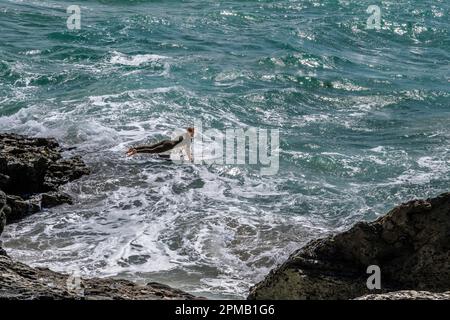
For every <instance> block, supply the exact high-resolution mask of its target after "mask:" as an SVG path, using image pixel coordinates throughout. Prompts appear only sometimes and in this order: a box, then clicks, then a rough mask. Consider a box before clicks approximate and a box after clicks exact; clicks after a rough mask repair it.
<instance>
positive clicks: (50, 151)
mask: <svg viewBox="0 0 450 320" xmlns="http://www.w3.org/2000/svg"><path fill="white" fill-rule="evenodd" d="M61 151H62V148H61V147H60V146H59V144H58V143H57V142H56V140H54V139H46V138H28V137H25V136H21V135H16V134H0V174H2V175H3V176H8V177H9V179H7V183H5V178H4V177H3V179H2V180H1V181H3V183H5V185H4V186H3V187H2V189H3V190H4V191H5V192H6V193H8V194H16V195H24V194H31V193H42V192H47V191H56V190H57V188H58V187H59V186H60V185H62V184H64V183H67V182H69V181H73V180H75V179H78V178H80V177H81V176H82V175H85V174H88V173H89V169H88V168H87V167H86V165H85V164H84V163H83V161H82V160H81V158H80V157H73V158H71V159H62V155H61Z"/></svg>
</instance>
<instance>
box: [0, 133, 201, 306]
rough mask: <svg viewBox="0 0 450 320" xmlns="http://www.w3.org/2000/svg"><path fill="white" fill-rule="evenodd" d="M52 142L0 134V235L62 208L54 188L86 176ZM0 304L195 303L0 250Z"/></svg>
mask: <svg viewBox="0 0 450 320" xmlns="http://www.w3.org/2000/svg"><path fill="white" fill-rule="evenodd" d="M63 151H64V149H63V148H62V147H61V146H60V145H59V144H58V142H57V141H56V140H55V139H48V138H28V137H25V136H21V135H16V134H0V235H1V233H2V232H3V229H4V226H5V225H6V224H10V223H14V222H16V221H18V220H21V219H23V218H25V217H28V216H30V215H32V214H36V215H35V216H34V217H36V218H38V212H39V211H40V210H42V209H45V208H51V207H54V206H57V205H60V204H63V203H69V204H71V203H72V199H71V197H70V196H69V195H67V194H65V193H63V192H61V191H60V190H59V187H60V186H61V185H63V184H65V183H67V182H70V181H73V180H76V179H78V178H80V177H82V176H83V175H87V174H89V169H88V168H87V166H86V165H85V164H84V162H83V161H82V159H81V158H80V157H78V156H76V157H72V158H68V159H65V158H63V156H62V152H63ZM0 299H87V300H92V299H198V298H197V297H195V296H193V295H191V294H188V293H186V292H183V291H181V290H177V289H174V288H171V287H168V286H165V285H162V284H159V283H149V284H147V285H138V284H135V283H133V282H131V281H126V280H120V279H113V278H91V279H85V278H83V279H81V278H78V277H73V276H71V275H67V274H62V273H58V272H53V271H51V270H49V269H45V268H32V267H30V266H27V265H25V264H23V263H20V262H17V261H14V260H13V259H11V258H10V257H8V255H7V252H6V251H5V250H4V249H2V248H1V246H0Z"/></svg>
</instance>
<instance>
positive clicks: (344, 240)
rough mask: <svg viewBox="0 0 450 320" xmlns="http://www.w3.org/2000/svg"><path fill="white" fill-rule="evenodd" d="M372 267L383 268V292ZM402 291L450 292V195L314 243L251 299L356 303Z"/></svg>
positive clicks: (395, 211) (256, 289) (404, 207)
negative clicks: (372, 284)
mask: <svg viewBox="0 0 450 320" xmlns="http://www.w3.org/2000/svg"><path fill="white" fill-rule="evenodd" d="M370 265H377V266H379V267H380V270H381V279H382V287H381V290H379V291H378V292H377V291H376V290H375V292H374V291H370V290H369V289H368V288H367V285H366V282H367V278H368V277H369V276H370V275H369V274H367V273H366V271H367V267H368V266H370ZM398 290H421V291H430V292H444V291H449V290H450V193H445V194H442V195H440V196H438V197H436V198H432V199H427V200H414V201H410V202H408V203H405V204H402V205H400V206H398V207H396V208H394V209H393V210H391V211H390V212H389V213H387V214H386V215H385V216H383V217H380V218H379V219H377V220H376V221H373V222H370V223H366V222H360V223H357V224H356V225H354V226H353V227H352V228H350V229H349V230H348V231H346V232H343V233H339V234H336V235H333V236H330V237H327V238H324V239H319V240H314V241H311V242H310V243H308V244H307V245H306V246H305V247H303V248H301V249H300V250H298V251H296V252H294V253H293V254H292V255H291V256H290V257H289V258H288V260H287V261H286V262H285V263H283V264H282V265H281V266H279V267H278V268H276V269H274V270H272V271H271V272H270V274H269V275H268V276H266V278H265V279H264V280H263V281H261V282H260V283H258V284H256V285H255V286H254V287H253V288H251V290H250V295H249V299H353V298H357V297H361V296H363V295H366V294H374V293H384V292H390V291H398Z"/></svg>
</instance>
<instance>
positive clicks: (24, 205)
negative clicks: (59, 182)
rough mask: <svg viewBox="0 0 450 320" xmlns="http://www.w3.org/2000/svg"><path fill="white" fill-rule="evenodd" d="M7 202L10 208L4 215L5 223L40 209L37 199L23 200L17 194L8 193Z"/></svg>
mask: <svg viewBox="0 0 450 320" xmlns="http://www.w3.org/2000/svg"><path fill="white" fill-rule="evenodd" d="M7 204H8V207H9V208H10V209H11V210H10V213H9V214H7V215H6V220H7V223H12V222H15V221H18V220H21V219H23V218H25V217H27V216H29V215H31V214H33V213H36V212H39V211H40V210H41V207H40V204H39V201H37V199H35V198H31V199H29V200H24V199H22V198H21V197H19V196H13V195H8V196H7Z"/></svg>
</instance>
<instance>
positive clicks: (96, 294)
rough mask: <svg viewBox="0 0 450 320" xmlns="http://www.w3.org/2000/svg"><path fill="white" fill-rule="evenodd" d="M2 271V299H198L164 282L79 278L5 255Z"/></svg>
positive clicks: (0, 257) (0, 286)
mask: <svg viewBox="0 0 450 320" xmlns="http://www.w3.org/2000/svg"><path fill="white" fill-rule="evenodd" d="M0 274H1V275H2V276H1V277H0V300H2V299H8V300H16V299H19V300H34V299H76V300H99V299H101V300H112V299H131V300H142V299H145V300H149V299H167V300H170V299H187V300H191V299H198V298H196V297H195V296H193V295H190V294H188V293H185V292H183V291H181V290H177V289H174V288H171V287H168V286H164V285H160V284H155V283H150V284H147V285H138V284H135V283H133V282H131V281H127V280H117V279H111V278H102V279H99V278H92V279H86V278H79V277H76V276H74V275H67V274H62V273H57V272H53V271H51V270H49V269H44V268H32V267H29V266H27V265H25V264H23V263H20V262H15V261H13V260H12V259H10V258H9V257H6V256H1V255H0Z"/></svg>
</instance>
